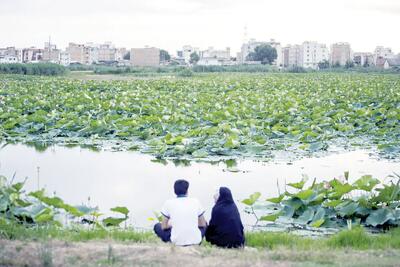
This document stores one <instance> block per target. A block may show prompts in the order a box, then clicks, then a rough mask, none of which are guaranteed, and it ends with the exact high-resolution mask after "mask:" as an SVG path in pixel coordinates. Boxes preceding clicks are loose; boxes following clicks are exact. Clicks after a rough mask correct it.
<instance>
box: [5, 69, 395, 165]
mask: <svg viewBox="0 0 400 267" xmlns="http://www.w3.org/2000/svg"><path fill="white" fill-rule="evenodd" d="M1 81H2V82H1V83H0V103H1V105H0V109H1V112H0V140H1V139H2V140H3V141H5V142H25V143H36V144H41V145H42V146H45V145H48V144H55V143H56V144H60V145H83V146H86V147H88V146H91V147H95V148H102V147H103V146H108V147H110V146H111V147H113V149H114V150H123V149H135V150H139V151H141V152H143V153H150V154H152V155H155V156H157V157H159V158H181V159H184V158H188V159H203V160H204V159H207V160H222V159H226V158H235V157H249V158H264V159H269V158H271V157H273V155H274V154H273V153H274V151H286V152H287V153H291V154H293V155H294V156H295V157H301V156H304V155H309V154H312V153H318V152H321V151H322V152H323V151H326V150H328V149H329V148H330V146H339V147H343V148H344V147H351V146H353V147H363V148H371V147H372V148H377V149H378V150H379V152H380V153H382V155H385V156H387V157H396V156H397V155H398V154H399V153H400V143H399V140H400V139H399V134H400V123H399V120H400V113H399V110H400V109H399V103H400V90H399V89H400V77H399V76H394V75H393V76H392V75H368V76H367V75H343V74H341V75H339V74H302V75H299V74H271V75H268V76H261V75H237V76H232V75H223V76H213V75H206V76H201V77H193V78H191V79H156V80H132V81H104V82H103V81H77V80H66V79H60V78H40V79H38V78H35V77H31V78H30V79H18V78H14V77H12V76H3V77H1Z"/></svg>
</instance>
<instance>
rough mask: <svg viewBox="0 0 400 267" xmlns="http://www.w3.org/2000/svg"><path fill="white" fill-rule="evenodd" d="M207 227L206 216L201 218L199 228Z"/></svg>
mask: <svg viewBox="0 0 400 267" xmlns="http://www.w3.org/2000/svg"><path fill="white" fill-rule="evenodd" d="M206 226H207V221H206V218H204V215H201V216H200V217H199V227H206Z"/></svg>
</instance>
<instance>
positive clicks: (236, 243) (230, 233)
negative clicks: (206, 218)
mask: <svg viewBox="0 0 400 267" xmlns="http://www.w3.org/2000/svg"><path fill="white" fill-rule="evenodd" d="M214 198H215V201H216V203H215V206H214V207H213V209H212V213H211V220H210V224H209V225H208V228H207V230H206V240H207V241H208V242H210V243H211V244H213V245H216V246H219V247H224V248H238V247H242V246H243V245H244V233H243V224H242V221H241V220H240V214H239V211H238V209H237V207H236V205H235V202H234V201H233V198H232V193H231V191H230V190H229V188H227V187H220V189H219V194H217V195H216V196H215V197H214Z"/></svg>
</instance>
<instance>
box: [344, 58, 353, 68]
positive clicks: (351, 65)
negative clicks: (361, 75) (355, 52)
mask: <svg viewBox="0 0 400 267" xmlns="http://www.w3.org/2000/svg"><path fill="white" fill-rule="evenodd" d="M344 67H345V68H346V69H351V68H354V62H353V60H347V61H346V64H345V65H344Z"/></svg>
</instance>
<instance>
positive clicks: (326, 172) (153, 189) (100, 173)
mask: <svg viewBox="0 0 400 267" xmlns="http://www.w3.org/2000/svg"><path fill="white" fill-rule="evenodd" d="M39 151H40V152H39ZM39 151H37V150H36V147H35V148H33V147H29V146H26V145H21V144H12V145H7V146H5V147H3V148H2V149H1V150H0V164H1V165H0V173H1V174H3V175H6V176H7V177H11V176H12V175H13V173H14V172H16V180H17V181H22V180H24V178H25V177H29V179H28V180H27V183H26V189H28V190H36V189H37V188H38V187H46V190H47V192H48V193H49V194H51V193H53V192H55V193H56V194H57V195H58V196H60V197H61V198H63V199H64V200H65V201H66V202H67V203H70V204H74V205H78V204H82V203H85V204H87V202H88V199H90V205H98V206H99V208H100V210H101V211H103V212H104V211H107V210H109V209H110V208H112V207H114V206H117V205H121V206H127V207H128V208H129V209H130V210H131V215H132V218H131V221H130V222H131V223H134V224H136V225H139V226H143V227H149V226H150V225H151V222H150V221H148V218H149V217H153V216H154V215H153V211H156V210H158V209H159V208H160V207H161V205H162V204H163V202H164V201H165V200H166V199H168V198H171V197H174V195H173V189H172V186H173V183H174V181H175V180H176V179H178V178H185V179H187V180H189V182H190V188H189V191H190V192H189V193H190V195H192V196H194V197H197V198H198V199H200V201H201V202H202V204H203V206H205V207H206V209H207V211H208V213H206V216H207V217H208V218H209V217H210V210H211V208H212V205H213V200H212V199H213V198H212V196H213V194H214V192H215V190H216V189H217V188H218V187H219V186H228V187H230V188H231V189H232V192H233V194H234V196H235V198H236V199H237V200H241V199H244V198H246V197H248V195H250V194H251V193H253V192H255V191H259V192H261V193H262V198H263V199H264V198H267V197H273V196H276V194H277V193H278V188H277V181H279V184H280V185H283V184H284V183H285V182H286V183H287V182H294V181H298V180H299V179H301V176H302V174H307V175H308V176H309V177H310V178H314V177H316V178H317V179H319V180H323V179H331V178H333V177H338V176H340V175H343V173H344V171H349V172H350V177H352V178H354V179H355V178H359V177H360V176H361V175H364V174H372V175H374V176H375V177H377V178H384V177H386V176H387V175H389V174H392V173H393V172H398V173H400V164H399V163H396V162H390V161H387V160H377V159H373V158H371V157H370V156H369V154H368V152H367V151H362V150H360V151H352V152H346V153H340V154H332V155H329V156H326V157H322V158H304V159H301V160H296V161H291V162H285V161H279V162H257V161H251V160H243V161H233V160H227V161H225V162H214V163H213V164H209V163H204V162H190V161H185V160H183V161H182V160H181V161H165V160H154V158H153V157H151V156H149V155H145V154H139V153H137V152H111V151H102V152H95V151H91V150H88V149H82V148H80V147H73V148H66V147H59V146H51V147H50V148H49V149H47V150H44V151H43V150H41V149H40V150H39ZM38 176H39V179H37V178H38ZM239 209H240V210H243V206H242V205H241V204H239ZM242 216H243V220H244V222H245V223H246V224H251V223H252V222H253V218H252V217H251V216H249V215H247V214H244V213H242Z"/></svg>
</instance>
